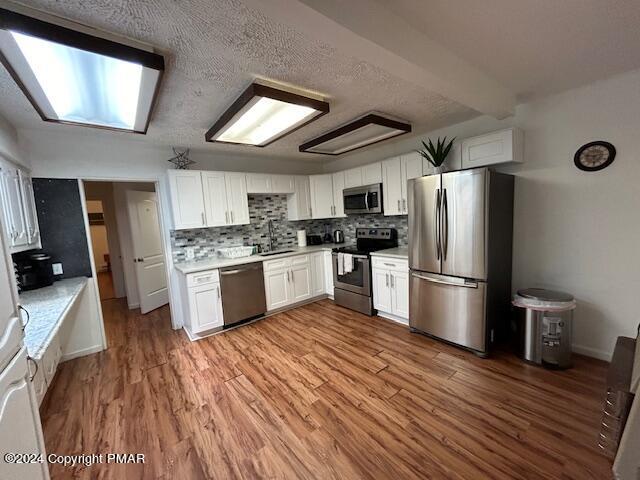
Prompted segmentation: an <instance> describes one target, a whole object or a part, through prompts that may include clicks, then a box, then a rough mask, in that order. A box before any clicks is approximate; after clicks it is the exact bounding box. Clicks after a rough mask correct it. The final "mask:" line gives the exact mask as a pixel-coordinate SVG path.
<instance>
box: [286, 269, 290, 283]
mask: <svg viewBox="0 0 640 480" xmlns="http://www.w3.org/2000/svg"><path fill="white" fill-rule="evenodd" d="M290 282H291V280H289V270H287V283H290Z"/></svg>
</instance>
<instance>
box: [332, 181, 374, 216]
mask: <svg viewBox="0 0 640 480" xmlns="http://www.w3.org/2000/svg"><path fill="white" fill-rule="evenodd" d="M342 195H343V197H344V213H346V214H347V215H355V214H359V213H382V184H381V183H374V184H373V185H365V186H364V187H354V188H345V189H344V190H343V191H342Z"/></svg>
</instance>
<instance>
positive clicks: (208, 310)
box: [188, 283, 224, 333]
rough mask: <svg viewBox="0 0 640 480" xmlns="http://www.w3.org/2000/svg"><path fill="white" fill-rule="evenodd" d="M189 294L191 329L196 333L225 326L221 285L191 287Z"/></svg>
mask: <svg viewBox="0 0 640 480" xmlns="http://www.w3.org/2000/svg"><path fill="white" fill-rule="evenodd" d="M188 294H189V313H190V315H191V328H192V329H193V332H194V333H199V332H204V331H205V330H211V329H212V328H217V327H221V326H222V325H223V323H224V322H223V319H222V300H221V298H220V284H219V283H210V284H208V285H200V286H197V287H190V288H189V292H188Z"/></svg>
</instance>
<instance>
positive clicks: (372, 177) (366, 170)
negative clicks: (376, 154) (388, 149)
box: [362, 162, 382, 185]
mask: <svg viewBox="0 0 640 480" xmlns="http://www.w3.org/2000/svg"><path fill="white" fill-rule="evenodd" d="M374 183H382V162H376V163H371V164H369V165H365V166H364V167H362V184H363V185H372V184H374Z"/></svg>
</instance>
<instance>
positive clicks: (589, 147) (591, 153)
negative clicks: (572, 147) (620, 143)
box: [573, 140, 616, 172]
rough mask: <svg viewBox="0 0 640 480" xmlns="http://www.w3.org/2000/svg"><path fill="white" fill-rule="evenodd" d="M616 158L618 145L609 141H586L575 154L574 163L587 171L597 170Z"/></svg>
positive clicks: (605, 166)
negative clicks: (615, 145)
mask: <svg viewBox="0 0 640 480" xmlns="http://www.w3.org/2000/svg"><path fill="white" fill-rule="evenodd" d="M614 158H616V147H614V146H613V145H611V144H610V143H609V142H603V141H601V140H598V141H596V142H589V143H585V144H584V145H583V146H581V147H580V148H579V149H578V151H577V152H576V154H575V155H574V156H573V163H575V164H576V167H578V168H579V169H580V170H584V171H585V172H597V171H598V170H602V169H603V168H607V167H608V166H609V165H611V164H612V163H613V159H614Z"/></svg>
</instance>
